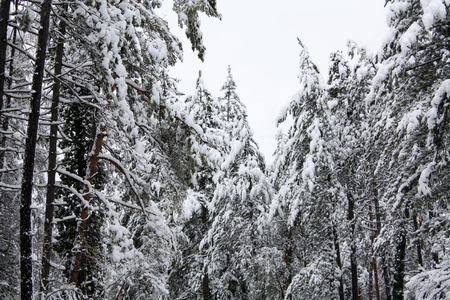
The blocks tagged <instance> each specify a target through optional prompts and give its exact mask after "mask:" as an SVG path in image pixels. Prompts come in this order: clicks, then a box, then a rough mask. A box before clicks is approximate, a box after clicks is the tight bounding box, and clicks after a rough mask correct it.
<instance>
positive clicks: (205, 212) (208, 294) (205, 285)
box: [202, 205, 212, 300]
mask: <svg viewBox="0 0 450 300" xmlns="http://www.w3.org/2000/svg"><path fill="white" fill-rule="evenodd" d="M207 222H208V208H207V207H206V206H204V205H202V223H203V226H204V227H205V228H206V227H207ZM202 291H203V300H209V299H212V296H211V289H210V288H209V276H208V268H207V266H204V267H203V280H202Z"/></svg>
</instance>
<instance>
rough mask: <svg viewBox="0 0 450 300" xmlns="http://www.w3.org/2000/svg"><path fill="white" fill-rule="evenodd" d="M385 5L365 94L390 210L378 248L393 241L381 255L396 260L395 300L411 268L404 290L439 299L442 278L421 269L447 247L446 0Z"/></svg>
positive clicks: (438, 260)
mask: <svg viewBox="0 0 450 300" xmlns="http://www.w3.org/2000/svg"><path fill="white" fill-rule="evenodd" d="M390 2H391V3H389V9H388V25H389V28H390V31H389V33H388V36H387V39H386V42H385V45H384V48H383V52H382V53H381V56H380V59H381V63H380V68H379V70H378V72H377V75H376V76H375V78H374V80H373V87H372V91H371V93H370V95H369V97H368V98H367V102H368V104H370V105H371V106H370V107H371V111H370V113H371V115H372V116H374V118H373V119H372V121H371V124H370V126H371V127H372V128H373V134H372V136H371V138H370V139H369V140H368V144H369V145H371V147H372V149H373V153H374V154H375V157H374V158H373V159H374V165H376V168H375V173H374V176H375V177H376V180H377V182H378V183H379V184H380V185H381V188H380V190H379V194H380V198H381V199H383V201H384V202H385V204H384V205H386V206H387V207H390V208H391V209H390V210H388V211H387V212H388V215H387V217H386V220H387V222H386V224H384V226H383V228H382V229H381V232H382V235H381V236H380V246H381V248H380V249H382V247H383V246H384V247H389V243H390V244H392V245H394V246H393V247H391V248H387V251H385V252H383V253H385V255H386V257H391V258H393V261H394V263H393V265H391V266H390V268H392V269H393V270H394V271H393V274H392V278H393V282H392V286H393V291H392V294H393V297H394V299H403V297H404V296H405V289H404V283H405V282H406V280H407V279H406V278H407V277H406V276H407V274H411V275H412V274H415V273H420V274H418V275H417V277H413V279H412V281H411V282H414V283H415V284H409V285H408V287H409V291H411V292H413V293H415V295H416V296H417V297H419V295H422V296H425V295H426V297H430V298H432V297H441V296H443V295H445V294H446V293H447V295H448V293H449V289H448V284H447V285H446V284H445V282H448V280H444V281H442V282H441V283H440V284H437V282H436V281H434V279H435V278H434V279H431V277H428V275H427V274H433V273H434V272H435V271H434V268H441V266H440V264H445V263H446V262H447V261H448V256H446V254H445V253H446V252H445V251H443V249H446V248H448V245H449V244H448V238H446V237H445V236H446V234H448V230H447V229H445V228H446V227H448V223H449V219H448V218H447V217H445V216H446V215H445V214H442V212H443V211H447V210H448V197H449V193H448V191H449V189H448V178H449V174H450V173H449V171H448V163H449V160H448V151H447V150H444V149H448V134H449V126H448V118H449V117H448V108H447V107H448V99H449V96H448V95H449V88H448V87H449V84H448V82H449V81H448V76H449V74H450V69H449V51H448V47H447V45H448V43H449V34H448V30H449V29H448V28H449V15H448V12H449V3H448V2H447V1H441V0H435V1H416V0H408V1H390ZM444 137H447V138H444ZM445 224H447V225H445ZM382 241H386V242H385V243H381V242H382ZM444 268H445V267H444ZM424 270H427V271H424ZM422 272H423V273H422ZM428 272H430V273H428ZM439 276H442V274H440V275H439ZM418 278H423V279H425V278H427V279H428V278H429V279H430V281H428V282H429V284H417V283H418V282H423V281H421V280H422V279H419V281H415V279H418ZM440 278H441V279H440V280H442V277H440ZM438 286H439V287H438ZM444 297H445V296H444Z"/></svg>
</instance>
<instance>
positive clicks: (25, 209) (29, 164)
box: [20, 0, 52, 300]
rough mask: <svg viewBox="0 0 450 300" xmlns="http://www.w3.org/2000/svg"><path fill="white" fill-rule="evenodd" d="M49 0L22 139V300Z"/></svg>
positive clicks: (27, 280) (28, 294)
mask: <svg viewBox="0 0 450 300" xmlns="http://www.w3.org/2000/svg"><path fill="white" fill-rule="evenodd" d="M51 3H52V1H51V0H44V1H43V2H42V6H41V16H40V17H41V22H40V29H39V36H38V43H37V50H36V62H35V71H34V75H33V84H32V90H31V103H30V111H31V112H30V114H29V117H28V128H27V138H26V141H25V158H24V161H23V176H22V186H21V205H20V276H21V284H20V291H21V297H22V299H23V300H24V299H32V297H33V266H32V259H31V256H32V236H31V235H32V233H31V199H32V190H33V172H34V159H35V154H36V141H37V131H38V122H39V110H40V105H41V96H42V82H43V78H44V67H45V56H46V54H47V41H48V35H49V23H50V10H51Z"/></svg>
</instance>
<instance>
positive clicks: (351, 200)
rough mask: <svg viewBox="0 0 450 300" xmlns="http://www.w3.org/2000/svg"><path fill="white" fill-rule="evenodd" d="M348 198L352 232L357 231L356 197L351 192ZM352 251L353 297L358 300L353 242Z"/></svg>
mask: <svg viewBox="0 0 450 300" xmlns="http://www.w3.org/2000/svg"><path fill="white" fill-rule="evenodd" d="M347 199H348V210H347V220H348V221H349V222H350V227H351V234H352V236H353V235H354V233H355V214H354V212H353V210H354V199H353V195H352V194H351V193H347ZM350 248H351V253H350V270H351V273H352V299H353V300H358V268H357V264H356V246H355V245H354V244H353V243H352V245H351V247H350Z"/></svg>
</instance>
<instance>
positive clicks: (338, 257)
mask: <svg viewBox="0 0 450 300" xmlns="http://www.w3.org/2000/svg"><path fill="white" fill-rule="evenodd" d="M333 238H334V249H335V251H336V264H337V266H338V268H339V270H340V271H341V272H342V261H341V250H340V247H339V240H338V235H337V232H336V225H334V224H333ZM339 299H340V300H344V299H345V297H344V281H343V280H342V275H341V276H340V277H339Z"/></svg>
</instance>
